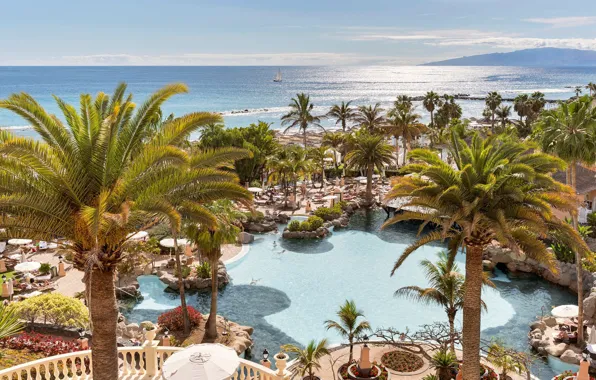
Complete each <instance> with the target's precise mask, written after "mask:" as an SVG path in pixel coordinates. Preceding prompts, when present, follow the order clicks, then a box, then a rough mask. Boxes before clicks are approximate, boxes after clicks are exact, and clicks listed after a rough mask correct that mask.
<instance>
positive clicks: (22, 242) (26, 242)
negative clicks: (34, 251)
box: [8, 239, 33, 245]
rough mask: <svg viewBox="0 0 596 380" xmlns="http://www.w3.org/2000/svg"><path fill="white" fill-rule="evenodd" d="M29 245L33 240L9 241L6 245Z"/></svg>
mask: <svg viewBox="0 0 596 380" xmlns="http://www.w3.org/2000/svg"><path fill="white" fill-rule="evenodd" d="M31 243H33V240H31V239H10V240H9V241H8V244H10V245H26V244H31Z"/></svg>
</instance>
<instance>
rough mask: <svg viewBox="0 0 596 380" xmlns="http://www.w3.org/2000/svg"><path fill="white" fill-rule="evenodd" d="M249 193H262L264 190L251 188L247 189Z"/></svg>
mask: <svg viewBox="0 0 596 380" xmlns="http://www.w3.org/2000/svg"><path fill="white" fill-rule="evenodd" d="M246 190H248V191H250V192H251V193H262V192H263V191H265V190H263V189H261V188H260V187H249V188H248V189H246Z"/></svg>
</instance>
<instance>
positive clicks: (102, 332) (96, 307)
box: [87, 269, 118, 380]
mask: <svg viewBox="0 0 596 380" xmlns="http://www.w3.org/2000/svg"><path fill="white" fill-rule="evenodd" d="M88 275H89V276H90V279H89V282H88V284H87V286H89V287H90V289H89V291H88V294H89V300H88V304H89V311H90V314H91V321H92V323H93V325H92V334H93V335H92V338H91V343H92V346H93V350H92V351H91V361H92V363H93V364H92V365H93V378H94V379H99V380H113V379H117V378H118V348H117V347H118V346H117V344H116V325H117V324H118V306H117V304H116V293H115V287H114V270H113V269H109V270H106V271H101V270H98V269H94V270H93V271H92V272H91V273H89V274H88Z"/></svg>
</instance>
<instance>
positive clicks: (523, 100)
mask: <svg viewBox="0 0 596 380" xmlns="http://www.w3.org/2000/svg"><path fill="white" fill-rule="evenodd" d="M529 101H530V96H529V95H528V94H519V95H518V96H516V97H515V99H513V110H514V111H515V112H517V115H518V116H519V121H520V122H521V121H522V120H523V118H524V116H527V115H528V113H529V109H528V108H529V107H528V105H529Z"/></svg>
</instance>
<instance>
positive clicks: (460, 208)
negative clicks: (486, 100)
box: [385, 134, 589, 379]
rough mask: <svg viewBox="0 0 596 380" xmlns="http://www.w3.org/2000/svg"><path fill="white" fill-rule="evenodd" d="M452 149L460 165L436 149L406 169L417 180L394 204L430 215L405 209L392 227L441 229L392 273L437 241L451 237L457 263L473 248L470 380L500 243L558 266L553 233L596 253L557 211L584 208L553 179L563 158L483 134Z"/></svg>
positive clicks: (466, 373)
mask: <svg viewBox="0 0 596 380" xmlns="http://www.w3.org/2000/svg"><path fill="white" fill-rule="evenodd" d="M449 150H450V155H451V157H453V161H454V164H455V167H452V166H450V165H448V164H447V163H445V162H443V161H442V160H441V159H440V158H439V157H438V156H437V155H436V153H434V152H432V151H430V150H428V149H416V150H413V151H412V152H411V153H410V156H411V158H412V160H413V161H414V163H413V164H410V165H408V166H406V167H405V168H403V169H402V170H403V171H404V172H405V173H411V174H412V175H411V176H403V177H397V178H396V179H395V180H394V188H393V189H392V190H391V191H390V193H389V194H388V195H387V197H386V199H396V198H400V199H403V198H404V197H406V199H405V204H404V206H405V207H422V208H423V210H428V211H405V212H403V213H402V214H400V215H396V216H394V217H393V218H391V219H390V220H388V221H387V222H386V223H385V226H387V225H390V224H393V223H397V222H400V221H404V220H411V219H413V220H421V221H423V222H425V223H429V222H433V223H435V224H436V225H437V226H439V229H438V230H433V231H432V232H429V233H426V234H424V235H422V236H421V237H420V238H419V239H418V240H417V241H416V242H414V243H412V244H411V245H410V246H409V247H408V248H406V249H405V250H404V252H403V253H402V255H401V256H400V257H399V259H398V260H397V261H396V263H395V266H394V268H393V271H392V273H395V271H396V270H398V269H399V267H400V266H401V265H402V263H403V262H404V260H406V259H407V258H408V257H409V256H410V255H411V254H412V253H413V252H414V251H416V250H417V249H418V248H419V247H421V246H423V245H425V244H428V243H430V242H432V241H436V240H444V239H449V245H448V246H449V255H450V256H451V259H453V256H454V255H455V254H456V253H457V250H458V249H459V248H460V247H463V248H464V249H465V252H466V268H465V273H466V279H465V282H464V287H465V293H464V305H463V357H464V358H465V360H464V364H463V378H464V379H477V378H478V367H479V365H480V315H481V309H482V304H481V289H482V283H483V270H482V254H483V251H484V249H485V247H486V246H487V245H488V244H489V243H490V242H491V241H492V240H497V241H498V242H499V243H501V244H503V245H506V246H507V247H509V248H510V249H512V250H513V251H514V252H521V251H523V252H524V253H525V254H526V256H527V257H530V258H532V259H534V260H537V261H539V262H542V263H545V264H546V265H548V266H550V267H551V268H553V267H554V265H555V264H554V263H555V259H554V257H553V255H552V254H550V253H549V251H548V250H547V247H546V245H545V244H544V242H543V241H542V240H540V239H541V238H545V237H546V236H548V235H547V234H549V233H550V234H553V233H556V234H557V236H558V237H559V236H560V238H561V239H563V240H565V243H566V244H567V245H568V246H569V247H572V249H577V250H579V251H580V252H589V248H588V247H587V245H586V244H585V242H584V241H583V239H582V238H581V237H580V236H579V234H578V233H577V231H575V230H574V229H573V227H571V226H570V225H568V224H567V223H565V222H564V221H561V220H559V219H557V218H556V217H555V216H554V214H553V212H552V209H553V208H557V209H559V210H562V211H569V210H573V209H574V208H575V207H577V200H576V199H575V197H574V194H573V192H572V190H571V189H570V188H569V187H567V186H565V185H562V184H561V183H559V182H557V181H555V180H554V179H553V178H552V177H551V174H552V173H554V172H556V171H557V170H560V169H561V168H563V167H564V165H565V164H564V162H563V161H562V160H561V159H559V158H556V157H553V156H549V155H547V154H545V153H538V152H532V151H531V149H530V148H529V146H527V145H526V144H523V143H519V142H512V141H501V140H499V139H498V138H496V137H492V138H488V139H482V138H481V137H479V136H478V135H477V134H476V135H474V137H473V138H472V141H471V142H470V143H467V142H466V141H464V140H461V139H459V138H457V137H456V136H455V135H452V138H451V146H450V147H449Z"/></svg>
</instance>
